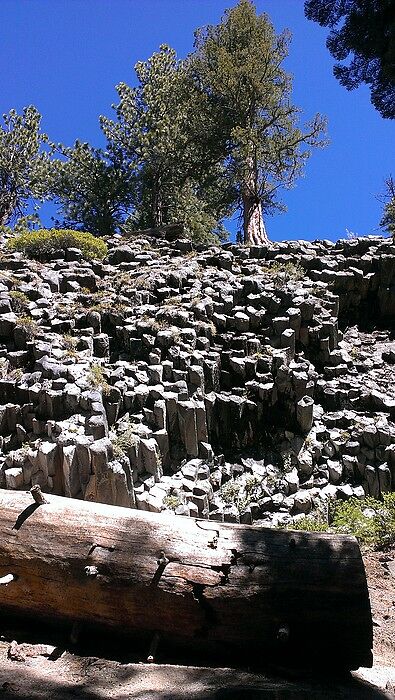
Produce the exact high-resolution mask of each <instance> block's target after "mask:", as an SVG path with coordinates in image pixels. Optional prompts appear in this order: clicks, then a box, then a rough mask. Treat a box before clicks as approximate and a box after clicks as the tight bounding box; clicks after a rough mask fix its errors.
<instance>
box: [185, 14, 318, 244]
mask: <svg viewBox="0 0 395 700" xmlns="http://www.w3.org/2000/svg"><path fill="white" fill-rule="evenodd" d="M195 37H196V38H195V51H194V53H193V54H192V55H191V56H190V59H189V70H190V73H191V75H192V76H193V78H194V81H195V84H196V86H197V88H198V89H199V91H200V92H201V94H202V95H203V96H204V100H202V102H201V103H202V105H203V107H204V110H205V113H206V115H208V116H206V119H205V134H206V136H207V138H206V148H207V151H208V153H210V154H211V157H212V158H213V159H214V160H217V161H218V162H219V161H220V160H221V162H222V163H223V164H224V165H225V169H226V180H227V195H228V196H227V200H228V202H232V204H233V207H234V208H239V210H240V211H241V216H242V222H243V227H242V228H243V238H244V241H245V242H246V243H263V242H267V235H266V230H265V226H264V223H263V218H262V214H263V213H269V212H273V211H275V210H283V209H284V206H283V205H282V204H281V202H280V201H279V199H278V191H279V189H281V188H289V187H292V186H293V185H294V183H295V180H296V178H297V177H298V176H300V175H301V174H302V172H303V166H304V164H305V162H306V159H307V158H308V157H309V155H310V147H312V146H319V145H323V143H324V141H323V138H322V135H323V132H324V129H325V121H324V120H323V119H322V118H321V117H320V116H319V115H317V116H316V117H315V118H314V119H313V120H312V121H311V122H310V123H309V124H308V125H307V126H306V130H305V131H303V130H301V128H299V126H298V117H299V111H300V110H299V109H298V108H297V107H295V106H294V105H293V104H292V102H291V89H292V83H291V78H290V76H289V75H288V74H287V73H286V72H285V71H284V69H283V68H282V65H281V64H282V62H283V60H284V59H285V57H286V56H287V55H288V46H289V39H290V37H289V33H288V32H284V33H282V34H280V35H279V36H276V34H275V31H274V29H273V26H272V24H271V23H270V20H269V18H268V17H267V16H266V15H265V14H262V15H257V13H256V10H255V7H254V5H253V3H252V2H250V0H240V1H239V3H238V4H237V5H236V6H235V7H234V8H233V9H230V10H227V11H226V12H225V14H224V17H223V19H222V21H221V23H220V24H219V25H217V26H209V27H207V28H204V29H201V30H198V31H197V32H196V35H195Z"/></svg>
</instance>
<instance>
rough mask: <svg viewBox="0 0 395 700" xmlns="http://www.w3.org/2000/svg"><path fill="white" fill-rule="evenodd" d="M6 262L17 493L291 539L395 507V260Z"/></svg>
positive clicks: (3, 312) (3, 420)
mask: <svg viewBox="0 0 395 700" xmlns="http://www.w3.org/2000/svg"><path fill="white" fill-rule="evenodd" d="M109 245H110V252H109V254H108V257H107V259H105V260H104V261H103V262H93V263H87V262H86V261H84V260H83V259H82V256H81V253H80V251H78V250H76V249H75V250H74V249H70V250H68V251H67V253H66V255H65V256H63V257H61V255H60V254H59V253H57V254H56V256H55V255H54V256H53V259H51V260H47V261H46V262H34V261H29V260H27V259H26V258H24V257H23V256H22V255H21V254H16V253H13V254H11V253H6V252H5V253H3V255H2V258H1V260H0V344H1V347H0V373H1V378H0V404H1V405H0V434H1V436H2V437H1V451H2V452H1V455H0V487H1V488H9V489H21V490H27V489H29V488H30V487H31V486H32V485H34V484H39V485H40V487H41V488H42V490H43V491H44V492H48V493H54V494H57V495H66V496H71V497H73V498H79V499H85V500H91V501H98V502H103V503H108V504H114V505H121V506H126V507H131V508H138V509H140V510H148V511H153V512H160V511H162V510H164V509H171V510H174V511H175V512H176V513H178V514H180V515H191V516H199V517H203V518H209V519H211V520H216V521H223V520H225V521H229V522H244V523H250V522H252V521H259V522H261V523H268V524H270V523H274V524H287V523H291V522H292V521H293V520H295V519H298V518H300V517H302V516H303V515H304V514H306V513H309V512H310V511H311V510H312V509H313V508H315V507H317V506H319V507H321V506H325V503H327V501H328V499H330V498H342V499H347V498H350V497H351V496H357V497H358V498H361V497H363V496H364V495H365V494H369V495H372V496H374V497H380V496H381V494H383V493H385V492H387V491H390V490H393V489H394V488H395V425H394V420H395V388H394V363H395V342H394V340H393V331H394V319H395V249H394V245H393V243H391V241H390V240H389V239H383V238H379V237H369V238H363V239H355V240H347V241H339V242H338V243H336V244H334V243H331V242H329V241H320V242H315V243H310V242H301V241H288V242H285V243H279V244H274V245H272V246H270V247H265V246H259V247H254V246H249V247H248V246H236V245H231V244H227V245H224V246H222V247H216V246H211V247H204V246H200V245H193V244H192V243H191V242H190V241H189V240H186V239H182V238H179V239H177V240H174V241H173V242H170V241H168V240H167V239H166V238H165V237H163V238H161V237H158V236H157V235H156V236H150V235H149V232H144V235H143V236H138V235H136V236H135V237H134V238H133V239H131V240H126V241H125V240H124V239H119V238H118V239H116V238H114V239H112V240H111V241H110V242H109Z"/></svg>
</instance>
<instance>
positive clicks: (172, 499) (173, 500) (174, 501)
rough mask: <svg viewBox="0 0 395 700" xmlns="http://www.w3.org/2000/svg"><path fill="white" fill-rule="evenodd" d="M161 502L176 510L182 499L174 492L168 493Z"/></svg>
mask: <svg viewBox="0 0 395 700" xmlns="http://www.w3.org/2000/svg"><path fill="white" fill-rule="evenodd" d="M163 504H164V505H165V506H166V508H170V510H176V509H177V508H178V506H181V505H182V500H181V498H180V497H179V496H177V495H176V494H170V493H169V494H168V495H167V496H165V497H164V499H163Z"/></svg>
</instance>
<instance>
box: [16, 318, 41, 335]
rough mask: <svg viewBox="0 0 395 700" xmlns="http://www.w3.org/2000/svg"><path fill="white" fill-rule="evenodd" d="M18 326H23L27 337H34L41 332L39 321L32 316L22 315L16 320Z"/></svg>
mask: <svg viewBox="0 0 395 700" xmlns="http://www.w3.org/2000/svg"><path fill="white" fill-rule="evenodd" d="M16 326H17V328H23V330H24V331H25V334H26V337H27V338H34V336H36V335H37V334H38V332H39V326H38V324H37V322H36V321H35V320H34V319H33V318H30V316H20V318H18V320H17V322H16Z"/></svg>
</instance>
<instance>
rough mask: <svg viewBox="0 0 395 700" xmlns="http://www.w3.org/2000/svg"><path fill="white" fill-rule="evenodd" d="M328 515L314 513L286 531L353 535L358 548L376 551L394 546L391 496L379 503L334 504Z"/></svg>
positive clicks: (394, 502)
mask: <svg viewBox="0 0 395 700" xmlns="http://www.w3.org/2000/svg"><path fill="white" fill-rule="evenodd" d="M329 511H330V512H329V518H328V515H327V514H326V513H324V512H322V510H321V511H320V510H317V512H316V513H313V514H310V515H309V516H306V517H304V518H301V519H300V520H298V522H297V523H293V524H292V525H291V526H290V529H291V530H305V531H306V532H333V533H339V534H340V533H341V534H345V535H353V536H354V537H356V538H357V540H358V541H359V543H360V544H361V545H367V546H370V547H376V548H377V549H383V548H385V547H389V546H390V545H393V544H394V543H395V493H386V494H384V495H383V500H382V501H377V500H376V499H374V498H370V497H369V498H364V499H363V500H359V499H357V498H350V500H348V501H335V502H333V503H332V504H331V506H330V508H329Z"/></svg>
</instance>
